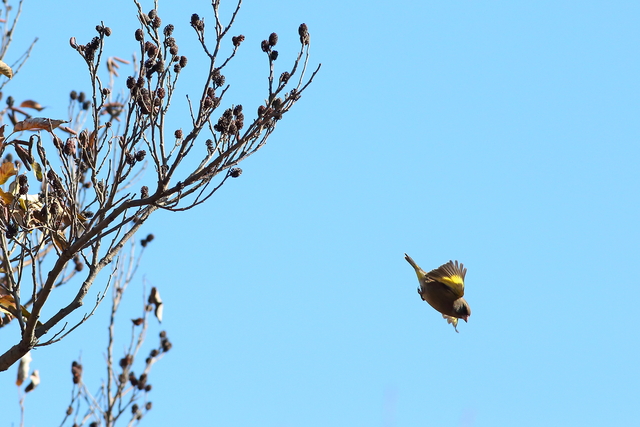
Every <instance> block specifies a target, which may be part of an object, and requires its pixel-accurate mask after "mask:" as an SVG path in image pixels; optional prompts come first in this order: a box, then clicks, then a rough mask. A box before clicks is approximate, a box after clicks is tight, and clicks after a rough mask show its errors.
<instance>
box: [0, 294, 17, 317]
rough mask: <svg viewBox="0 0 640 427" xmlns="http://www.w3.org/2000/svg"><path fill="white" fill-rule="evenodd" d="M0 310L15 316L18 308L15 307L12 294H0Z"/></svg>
mask: <svg viewBox="0 0 640 427" xmlns="http://www.w3.org/2000/svg"><path fill="white" fill-rule="evenodd" d="M0 312H1V313H4V314H8V315H10V316H11V317H16V316H17V315H18V310H17V309H16V300H15V299H13V295H11V294H6V295H0Z"/></svg>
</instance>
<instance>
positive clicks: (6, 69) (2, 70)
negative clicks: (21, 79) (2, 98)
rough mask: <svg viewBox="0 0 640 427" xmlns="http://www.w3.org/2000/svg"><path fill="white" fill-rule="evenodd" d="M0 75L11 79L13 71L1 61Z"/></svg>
mask: <svg viewBox="0 0 640 427" xmlns="http://www.w3.org/2000/svg"><path fill="white" fill-rule="evenodd" d="M0 74H2V75H4V76H7V77H9V78H11V77H13V70H12V69H11V67H9V66H8V65H7V64H5V63H4V62H3V61H0Z"/></svg>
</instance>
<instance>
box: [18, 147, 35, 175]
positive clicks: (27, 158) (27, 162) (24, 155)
mask: <svg viewBox="0 0 640 427" xmlns="http://www.w3.org/2000/svg"><path fill="white" fill-rule="evenodd" d="M14 148H15V150H16V154H17V155H18V157H20V160H22V163H24V167H25V168H27V170H29V171H30V170H31V163H33V157H32V156H31V154H29V153H28V152H27V150H25V149H24V148H22V147H20V146H19V145H15V146H14Z"/></svg>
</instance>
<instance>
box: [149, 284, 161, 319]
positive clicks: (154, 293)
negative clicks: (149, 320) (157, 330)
mask: <svg viewBox="0 0 640 427" xmlns="http://www.w3.org/2000/svg"><path fill="white" fill-rule="evenodd" d="M148 301H149V304H153V305H155V306H156V309H155V312H154V314H155V315H156V318H157V319H158V321H159V322H161V323H162V312H163V310H164V305H163V304H162V299H161V298H160V292H159V291H158V288H156V287H155V286H154V287H152V288H151V293H150V294H149V300H148Z"/></svg>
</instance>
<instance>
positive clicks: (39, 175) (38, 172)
mask: <svg viewBox="0 0 640 427" xmlns="http://www.w3.org/2000/svg"><path fill="white" fill-rule="evenodd" d="M31 167H32V168H33V173H34V175H35V176H36V179H37V180H38V181H40V182H42V180H43V178H44V175H43V174H42V166H40V163H38V162H33V163H32V164H31Z"/></svg>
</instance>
